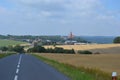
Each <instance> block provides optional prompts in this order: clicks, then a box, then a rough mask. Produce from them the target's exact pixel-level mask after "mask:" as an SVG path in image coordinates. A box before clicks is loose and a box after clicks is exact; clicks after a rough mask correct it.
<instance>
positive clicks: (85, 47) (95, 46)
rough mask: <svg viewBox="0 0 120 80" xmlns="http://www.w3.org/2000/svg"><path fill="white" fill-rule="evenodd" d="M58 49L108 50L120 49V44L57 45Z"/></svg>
mask: <svg viewBox="0 0 120 80" xmlns="http://www.w3.org/2000/svg"><path fill="white" fill-rule="evenodd" d="M44 47H45V48H54V47H53V46H44ZM56 47H62V48H64V49H74V50H91V49H107V48H114V47H120V44H87V45H57V46H56Z"/></svg>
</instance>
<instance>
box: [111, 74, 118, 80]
mask: <svg viewBox="0 0 120 80" xmlns="http://www.w3.org/2000/svg"><path fill="white" fill-rule="evenodd" d="M112 80H117V72H112Z"/></svg>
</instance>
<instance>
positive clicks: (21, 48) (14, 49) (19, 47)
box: [13, 45, 24, 53]
mask: <svg viewBox="0 0 120 80" xmlns="http://www.w3.org/2000/svg"><path fill="white" fill-rule="evenodd" d="M13 51H15V52H18V53H23V52H24V47H23V46H19V45H17V46H15V47H14V48H13Z"/></svg>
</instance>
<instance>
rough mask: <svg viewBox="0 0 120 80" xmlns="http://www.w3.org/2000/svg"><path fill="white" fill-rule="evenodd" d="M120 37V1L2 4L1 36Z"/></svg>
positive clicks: (15, 0)
mask: <svg viewBox="0 0 120 80" xmlns="http://www.w3.org/2000/svg"><path fill="white" fill-rule="evenodd" d="M71 31H72V32H73V33H74V35H79V36H80V35H87V36H118V35H120V0H0V34H4V35H6V34H12V35H68V34H69V32H71Z"/></svg>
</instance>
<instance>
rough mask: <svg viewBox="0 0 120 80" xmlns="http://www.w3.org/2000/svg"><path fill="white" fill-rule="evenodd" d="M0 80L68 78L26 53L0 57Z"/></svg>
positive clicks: (67, 79) (65, 79)
mask: <svg viewBox="0 0 120 80" xmlns="http://www.w3.org/2000/svg"><path fill="white" fill-rule="evenodd" d="M0 80H70V79H69V78H67V77H66V76H65V75H63V74H62V73H60V72H58V71H57V70H56V69H54V68H52V67H51V66H49V65H47V64H45V63H44V62H42V61H40V60H38V59H37V58H35V57H33V56H31V55H28V54H21V55H20V54H16V55H12V56H9V57H6V58H3V59H0Z"/></svg>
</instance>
